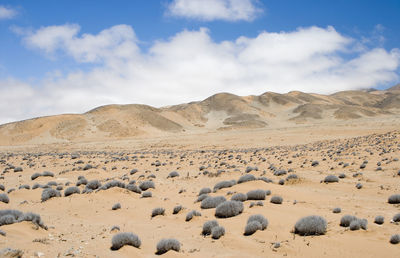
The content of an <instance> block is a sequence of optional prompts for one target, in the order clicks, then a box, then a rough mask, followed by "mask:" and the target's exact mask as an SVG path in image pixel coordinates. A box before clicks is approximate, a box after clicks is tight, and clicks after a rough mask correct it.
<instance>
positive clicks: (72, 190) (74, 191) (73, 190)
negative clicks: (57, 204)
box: [64, 186, 81, 197]
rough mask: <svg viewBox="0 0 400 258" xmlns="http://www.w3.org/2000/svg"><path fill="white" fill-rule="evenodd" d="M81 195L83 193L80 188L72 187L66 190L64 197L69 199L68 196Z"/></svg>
mask: <svg viewBox="0 0 400 258" xmlns="http://www.w3.org/2000/svg"><path fill="white" fill-rule="evenodd" d="M80 193H81V191H80V190H79V188H78V187H76V186H70V187H68V188H67V189H65V191H64V196H65V197H67V196H70V195H72V194H80Z"/></svg>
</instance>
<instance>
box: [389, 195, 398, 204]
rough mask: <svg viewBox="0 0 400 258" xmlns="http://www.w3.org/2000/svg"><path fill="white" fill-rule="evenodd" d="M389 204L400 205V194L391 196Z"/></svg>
mask: <svg viewBox="0 0 400 258" xmlns="http://www.w3.org/2000/svg"><path fill="white" fill-rule="evenodd" d="M388 203H390V204H398V203H400V194H393V195H391V196H389V198H388Z"/></svg>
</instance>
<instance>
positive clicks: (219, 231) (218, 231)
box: [211, 226, 225, 239]
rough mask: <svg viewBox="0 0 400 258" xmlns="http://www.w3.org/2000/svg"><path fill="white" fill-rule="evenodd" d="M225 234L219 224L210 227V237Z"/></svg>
mask: <svg viewBox="0 0 400 258" xmlns="http://www.w3.org/2000/svg"><path fill="white" fill-rule="evenodd" d="M223 235H225V228H224V227H221V226H216V227H213V228H212V229H211V237H212V238H213V239H220V238H221V237H222V236H223Z"/></svg>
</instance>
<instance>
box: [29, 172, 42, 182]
mask: <svg viewBox="0 0 400 258" xmlns="http://www.w3.org/2000/svg"><path fill="white" fill-rule="evenodd" d="M41 175H42V174H40V173H37V172H36V173H34V174H33V175H32V176H31V180H35V179H36V178H38V177H40V176H41Z"/></svg>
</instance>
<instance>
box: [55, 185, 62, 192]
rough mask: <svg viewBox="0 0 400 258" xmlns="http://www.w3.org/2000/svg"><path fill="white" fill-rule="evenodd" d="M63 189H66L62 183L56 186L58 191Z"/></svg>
mask: <svg viewBox="0 0 400 258" xmlns="http://www.w3.org/2000/svg"><path fill="white" fill-rule="evenodd" d="M62 189H64V187H63V186H62V185H57V187H56V190H57V191H62Z"/></svg>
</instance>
